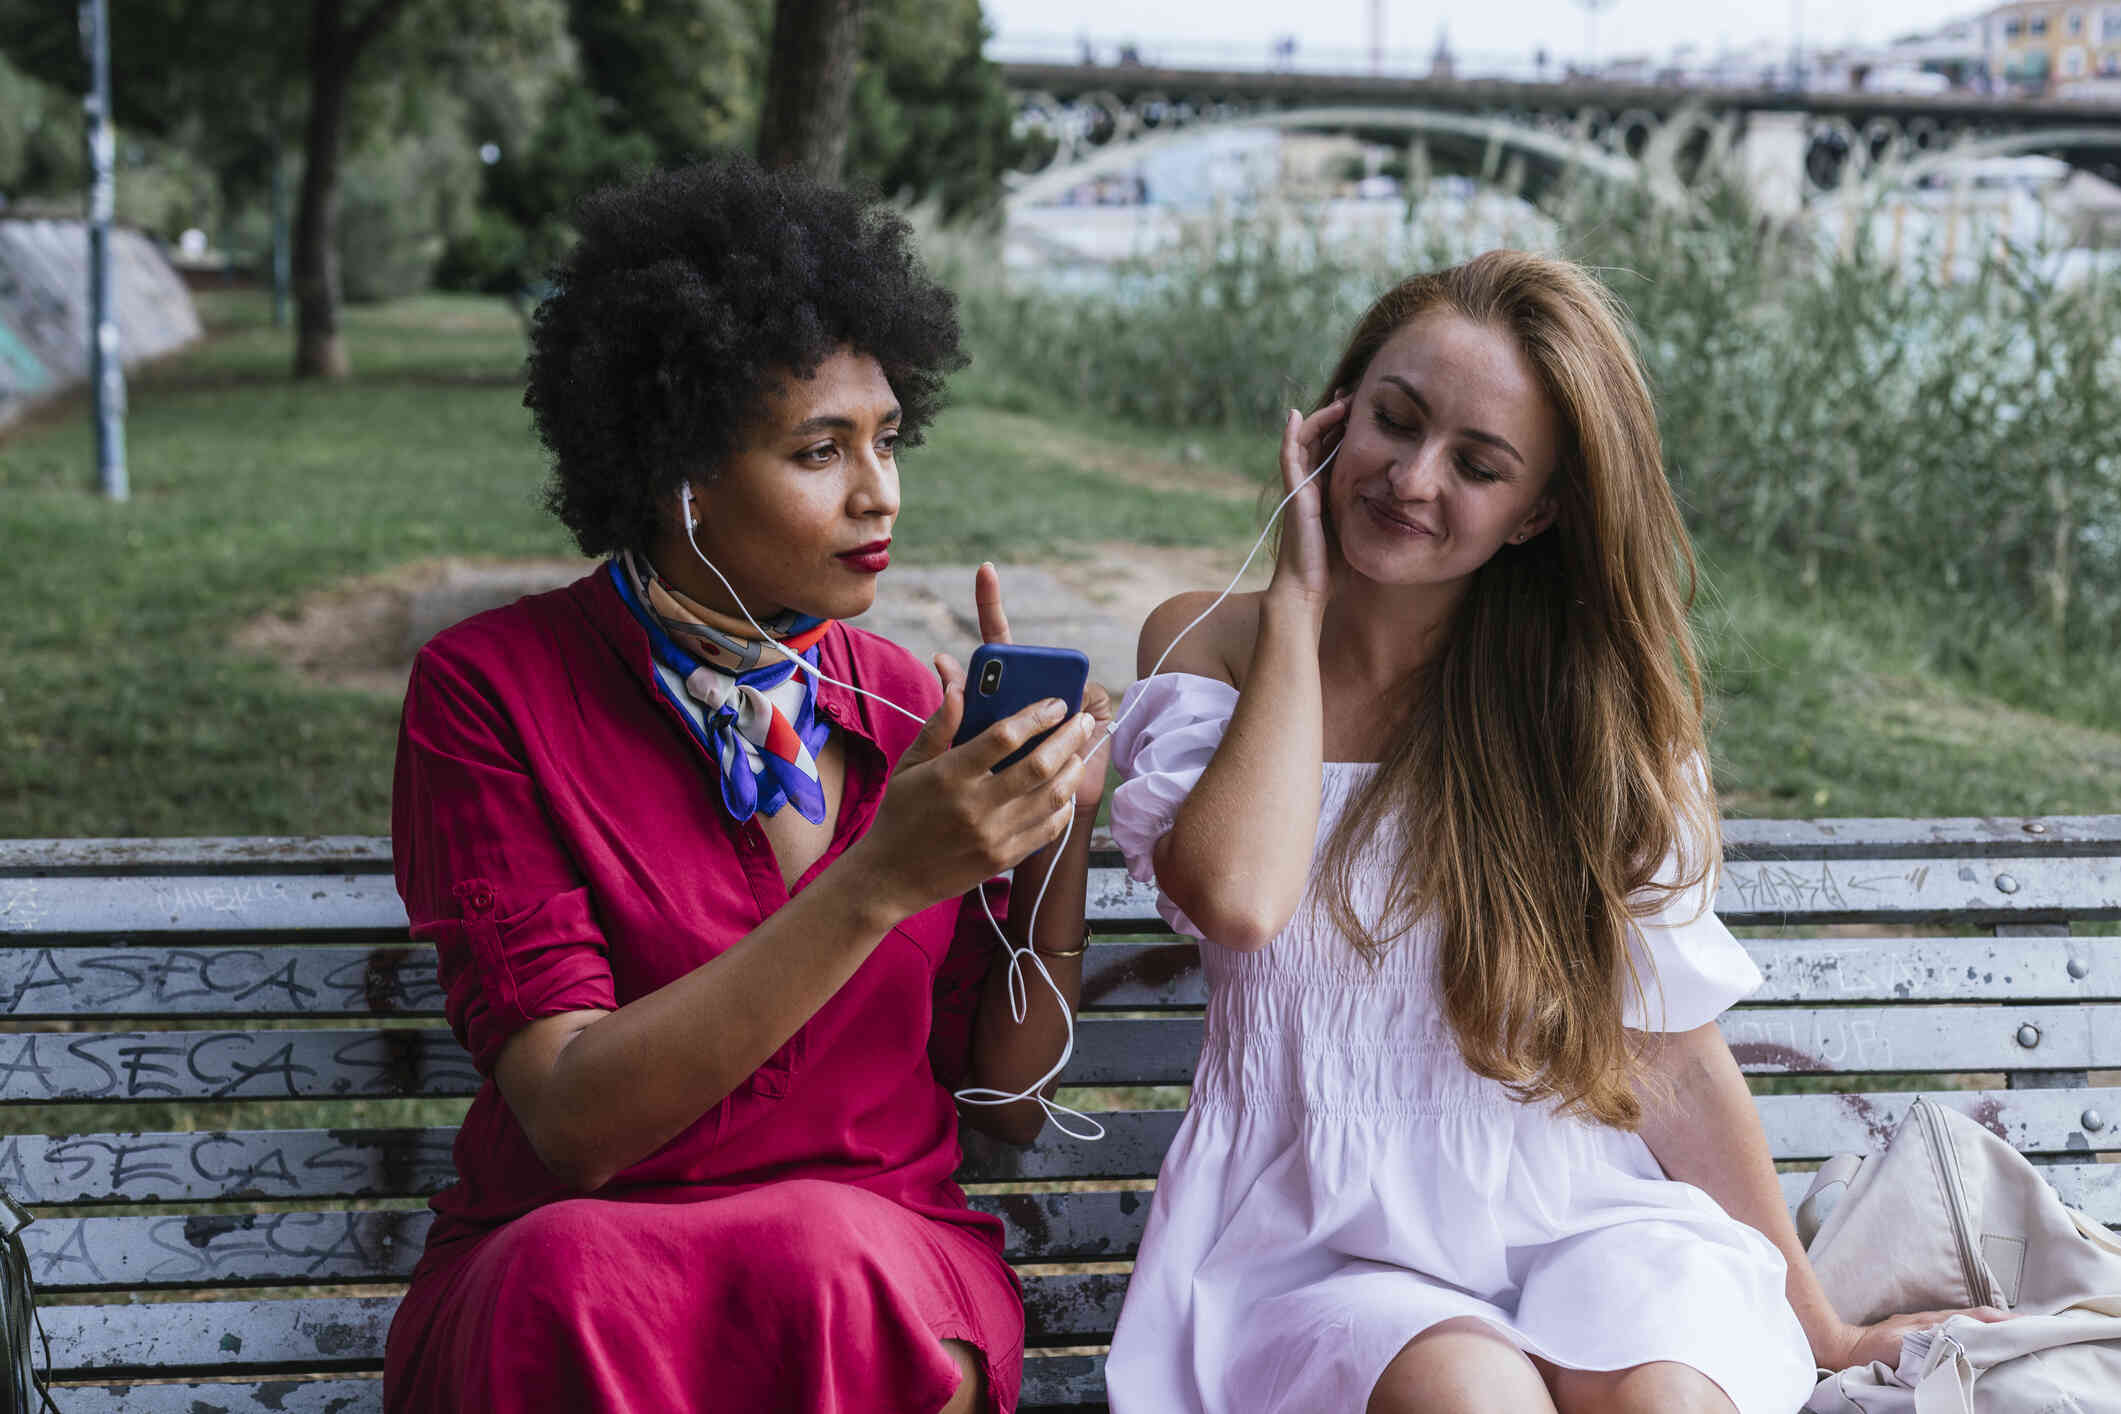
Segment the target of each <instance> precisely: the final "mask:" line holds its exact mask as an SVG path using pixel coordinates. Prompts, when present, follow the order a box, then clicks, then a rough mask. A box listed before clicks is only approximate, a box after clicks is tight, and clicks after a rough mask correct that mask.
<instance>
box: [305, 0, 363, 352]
mask: <svg viewBox="0 0 2121 1414" xmlns="http://www.w3.org/2000/svg"><path fill="white" fill-rule="evenodd" d="M344 9H345V6H344V4H343V3H342V0H312V3H311V5H310V7H309V126H308V129H307V131H306V132H305V133H304V134H303V139H302V194H301V196H300V198H299V199H298V200H297V201H296V203H295V249H294V257H295V258H294V266H295V271H294V274H295V279H294V285H295V377H297V378H344V377H345V376H346V375H347V374H348V373H349V372H351V371H352V369H351V366H350V365H349V364H348V363H347V361H346V346H345V345H344V344H343V343H342V342H340V339H339V240H338V236H339V152H340V148H341V145H342V142H343V140H344V138H345V134H346V89H347V81H348V79H349V78H351V76H352V75H351V73H350V68H351V66H350V65H348V64H347V63H346V61H345V57H344V53H343V51H344V46H345V40H346V31H345V27H344V25H343V24H342V23H341V18H340V17H341V14H342V12H343V11H344Z"/></svg>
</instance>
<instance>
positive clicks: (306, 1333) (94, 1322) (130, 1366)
mask: <svg viewBox="0 0 2121 1414" xmlns="http://www.w3.org/2000/svg"><path fill="white" fill-rule="evenodd" d="M1126 1284H1127V1278H1126V1277H1125V1275H1124V1274H1120V1273H1098V1272H1083V1273H1068V1274H1064V1275H1043V1276H1040V1275H1034V1276H1030V1277H1027V1278H1026V1279H1025V1293H1024V1312H1025V1316H1024V1327H1025V1339H1026V1341H1027V1342H1028V1343H1031V1344H1045V1345H1061V1344H1082V1343H1084V1341H1085V1340H1088V1339H1092V1338H1098V1339H1101V1338H1102V1337H1104V1336H1106V1335H1109V1334H1110V1332H1111V1330H1112V1325H1113V1322H1114V1321H1115V1320H1117V1318H1118V1316H1119V1305H1120V1301H1121V1299H1122V1297H1123V1295H1124V1293H1125V1291H1126ZM396 1306H397V1299H396V1298H395V1297H387V1296H346V1297H320V1298H306V1299H294V1300H284V1301H272V1300H268V1301H157V1302H145V1303H139V1304H125V1305H110V1306H50V1307H46V1308H45V1310H44V1328H45V1331H46V1333H47V1334H49V1335H50V1336H51V1342H52V1369H53V1371H54V1373H55V1374H57V1375H59V1376H61V1377H62V1378H63V1377H71V1376H74V1375H77V1374H105V1375H113V1374H127V1375H133V1376H135V1377H140V1376H145V1375H148V1374H150V1373H166V1374H169V1375H172V1376H174V1375H182V1374H186V1373H193V1372H197V1373H201V1374H205V1373H229V1374H234V1373H237V1372H249V1371H251V1370H285V1371H310V1370H314V1371H318V1372H329V1371H334V1370H354V1369H363V1368H374V1366H375V1365H376V1364H377V1363H378V1362H379V1361H380V1360H381V1359H382V1356H383V1338H384V1335H385V1333H386V1332H387V1331H388V1330H389V1328H390V1317H391V1312H392V1311H393V1310H394V1309H395V1308H396Z"/></svg>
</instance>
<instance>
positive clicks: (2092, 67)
mask: <svg viewBox="0 0 2121 1414" xmlns="http://www.w3.org/2000/svg"><path fill="white" fill-rule="evenodd" d="M1982 18H1983V20H1984V22H1985V25H1986V34H1985V36H1984V37H1985V40H1986V45H1985V49H1986V53H1987V59H1988V72H1989V73H1990V74H1991V75H1992V76H1993V77H1994V79H1995V81H1996V83H1997V85H1998V87H2000V88H2005V89H2008V90H2009V91H2011V92H2015V93H2024V94H2068V93H2070V92H2073V91H2079V92H2081V91H2084V90H2085V89H2087V88H2091V89H2096V88H2100V87H2105V86H2107V84H2111V83H2114V82H2115V81H2121V3H2111V0H2109V3H2103V4H2093V3H2084V0H2017V3H2013V4H2007V5H1998V6H1997V7H1996V8H1995V9H1993V10H1990V11H1989V12H1988V13H1987V14H1986V15H1985V16H1983V17H1982ZM2101 80H2104V81H2106V83H2101V82H2100V81H2101Z"/></svg>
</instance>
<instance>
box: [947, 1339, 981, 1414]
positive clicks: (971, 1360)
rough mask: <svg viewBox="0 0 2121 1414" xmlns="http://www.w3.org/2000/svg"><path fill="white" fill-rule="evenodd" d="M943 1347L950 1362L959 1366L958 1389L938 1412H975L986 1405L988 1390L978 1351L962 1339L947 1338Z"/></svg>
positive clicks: (966, 1413)
mask: <svg viewBox="0 0 2121 1414" xmlns="http://www.w3.org/2000/svg"><path fill="white" fill-rule="evenodd" d="M943 1349H944V1350H945V1351H946V1352H948V1354H949V1356H950V1363H951V1364H953V1365H955V1366H957V1373H958V1381H957V1391H956V1393H954V1394H952V1395H951V1396H950V1399H949V1402H948V1403H946V1404H944V1405H943V1407H942V1408H941V1409H940V1410H938V1411H937V1414H975V1411H977V1410H979V1409H981V1408H983V1407H984V1406H985V1396H986V1392H987V1379H986V1375H985V1374H984V1372H983V1371H982V1369H981V1367H980V1359H979V1355H978V1354H977V1352H975V1351H974V1350H973V1348H972V1347H971V1346H969V1345H967V1344H965V1342H963V1341H961V1340H946V1341H944V1342H943Z"/></svg>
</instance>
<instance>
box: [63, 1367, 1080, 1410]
mask: <svg viewBox="0 0 2121 1414" xmlns="http://www.w3.org/2000/svg"><path fill="white" fill-rule="evenodd" d="M53 1397H54V1399H56V1400H57V1402H58V1405H59V1407H60V1408H61V1409H63V1410H65V1411H66V1414H202V1411H209V1410H210V1411H212V1414H381V1411H382V1408H383V1382H382V1381H381V1380H380V1379H375V1378H367V1379H363V1378H359V1377H353V1378H342V1379H325V1380H268V1381H261V1382H259V1383H255V1384H238V1383H235V1382H233V1381H215V1382H212V1383H202V1384H167V1385H138V1384H133V1385H123V1384H121V1385H70V1386H67V1387H66V1388H64V1389H61V1390H59V1391H57V1392H56V1393H55V1394H54V1396H53ZM1104 1400H1105V1362H1104V1360H1103V1358H1102V1357H1100V1356H1095V1355H1051V1356H1045V1357H1039V1356H1036V1355H1033V1356H1032V1357H1030V1358H1029V1359H1027V1360H1025V1361H1024V1384H1023V1399H1022V1402H1021V1403H1020V1404H1019V1405H1018V1406H1017V1407H1018V1408H1019V1409H1020V1410H1022V1411H1024V1414H1040V1412H1041V1411H1047V1410H1058V1409H1072V1408H1081V1407H1084V1406H1089V1407H1092V1408H1097V1407H1101V1406H1102V1405H1103V1404H1104Z"/></svg>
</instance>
